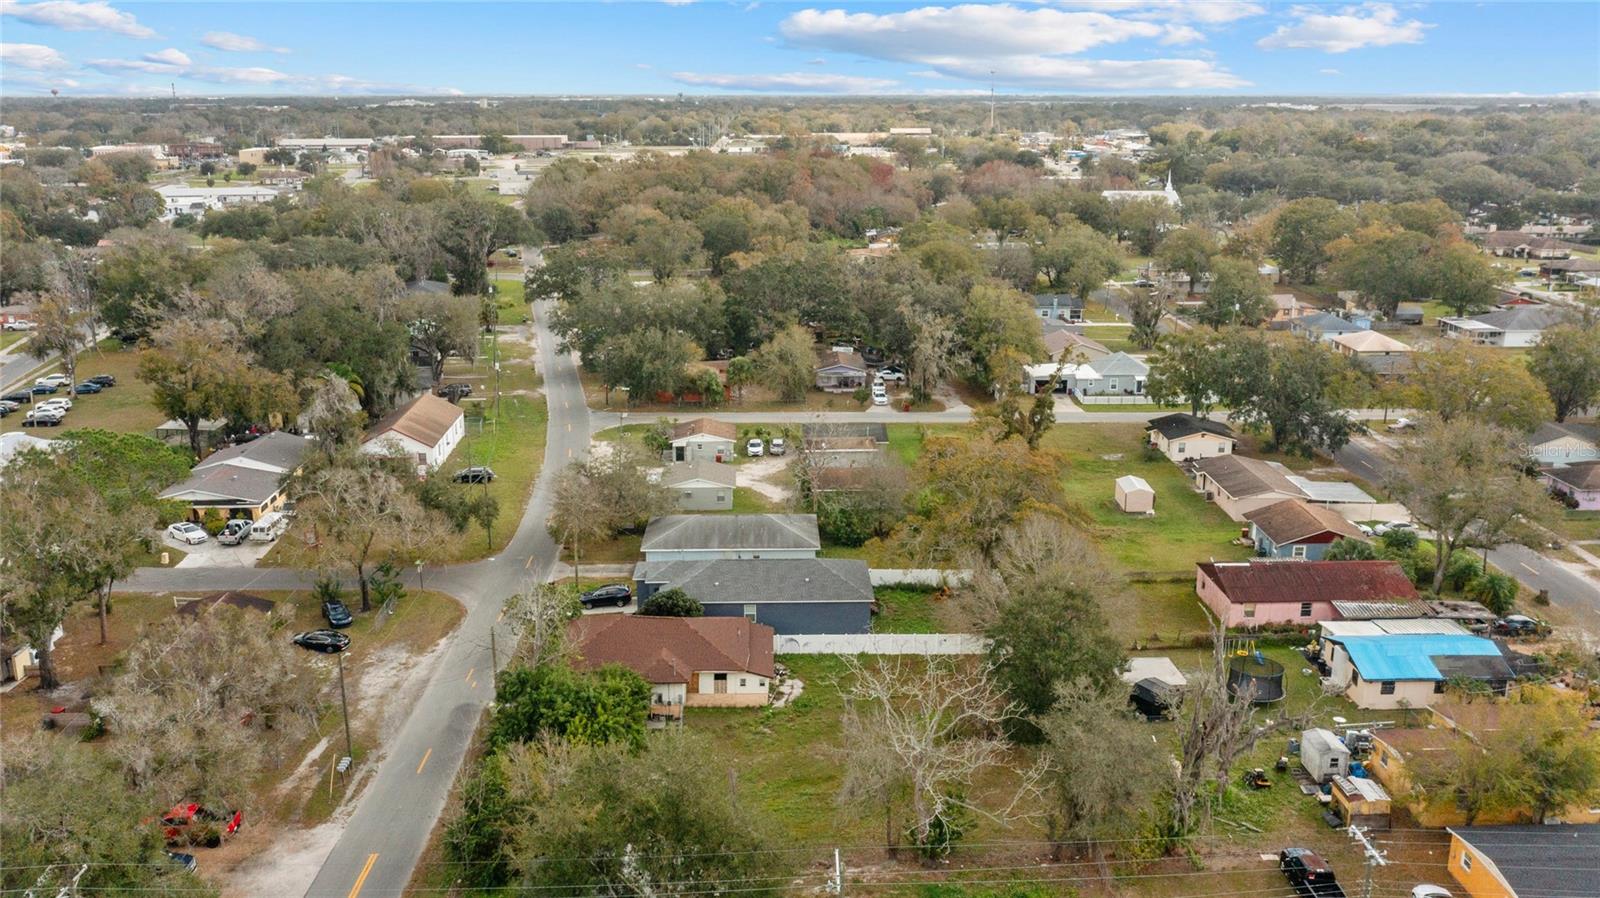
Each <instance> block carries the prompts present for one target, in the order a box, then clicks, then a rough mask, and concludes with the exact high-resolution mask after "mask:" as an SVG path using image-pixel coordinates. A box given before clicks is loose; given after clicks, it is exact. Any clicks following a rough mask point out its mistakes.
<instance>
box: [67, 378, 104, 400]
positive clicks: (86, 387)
mask: <svg viewBox="0 0 1600 898" xmlns="http://www.w3.org/2000/svg"><path fill="white" fill-rule="evenodd" d="M104 389H105V387H102V386H100V385H99V384H97V383H95V382H94V381H91V380H86V381H84V382H83V383H81V384H78V385H77V386H75V387H73V388H72V392H73V393H75V394H77V395H79V396H90V395H93V394H95V393H98V392H100V391H101V390H104Z"/></svg>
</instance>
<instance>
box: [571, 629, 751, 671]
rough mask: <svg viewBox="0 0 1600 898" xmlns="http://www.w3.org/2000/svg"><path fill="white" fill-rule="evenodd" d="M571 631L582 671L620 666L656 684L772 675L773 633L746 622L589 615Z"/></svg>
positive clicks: (575, 662)
mask: <svg viewBox="0 0 1600 898" xmlns="http://www.w3.org/2000/svg"><path fill="white" fill-rule="evenodd" d="M567 632H568V635H569V636H570V637H571V639H572V642H573V645H575V646H576V647H577V649H578V655H579V657H578V659H577V660H576V661H574V662H573V663H574V666H576V667H578V668H580V669H582V670H593V669H595V668H597V667H600V666H602V665H605V664H621V665H622V666H624V667H627V668H629V669H631V670H633V671H635V672H637V673H638V674H639V675H640V676H642V677H644V678H645V679H646V680H649V681H650V682H652V683H681V682H685V681H686V680H687V679H688V678H689V676H690V675H691V674H694V673H696V672H698V671H744V672H746V673H751V674H755V675H756V676H759V677H771V676H772V675H773V667H772V638H773V635H774V631H773V629H772V628H771V627H769V626H767V625H765V624H758V623H756V622H754V621H751V620H747V619H745V618H743V617H646V616H644V615H639V614H590V615H585V616H583V617H580V618H578V619H577V620H574V621H573V622H572V623H570V624H568V625H567Z"/></svg>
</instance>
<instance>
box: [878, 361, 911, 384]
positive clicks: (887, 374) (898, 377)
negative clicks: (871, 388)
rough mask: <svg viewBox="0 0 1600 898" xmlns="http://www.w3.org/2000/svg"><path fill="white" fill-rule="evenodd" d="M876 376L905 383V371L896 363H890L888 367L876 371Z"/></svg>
mask: <svg viewBox="0 0 1600 898" xmlns="http://www.w3.org/2000/svg"><path fill="white" fill-rule="evenodd" d="M878 378H879V379H880V380H887V381H893V382H894V383H905V380H906V372H905V369H903V368H900V367H898V366H896V365H890V366H889V367H887V368H884V369H883V370H881V371H879V372H878Z"/></svg>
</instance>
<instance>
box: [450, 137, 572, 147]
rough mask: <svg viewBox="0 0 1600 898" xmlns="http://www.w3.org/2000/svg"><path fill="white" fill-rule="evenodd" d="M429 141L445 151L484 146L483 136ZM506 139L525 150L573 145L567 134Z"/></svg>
mask: <svg viewBox="0 0 1600 898" xmlns="http://www.w3.org/2000/svg"><path fill="white" fill-rule="evenodd" d="M429 139H430V140H432V141H433V145H434V146H436V147H439V148H440V149H445V150H451V149H465V150H476V149H479V148H481V147H482V146H483V135H482V134H435V135H433V137H431V138H429ZM505 139H506V140H507V141H508V142H509V143H512V144H514V145H516V146H518V147H521V148H522V149H523V150H559V149H563V148H565V147H567V146H568V145H570V144H572V143H573V141H572V139H571V138H569V137H567V135H565V134H507V135H505Z"/></svg>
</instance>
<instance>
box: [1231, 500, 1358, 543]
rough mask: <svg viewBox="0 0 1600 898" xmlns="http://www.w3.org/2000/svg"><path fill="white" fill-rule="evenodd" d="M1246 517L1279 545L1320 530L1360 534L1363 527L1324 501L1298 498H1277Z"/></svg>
mask: <svg viewBox="0 0 1600 898" xmlns="http://www.w3.org/2000/svg"><path fill="white" fill-rule="evenodd" d="M1244 519H1245V520H1247V521H1249V522H1250V523H1252V524H1254V525H1256V526H1257V527H1259V528H1261V532H1262V533H1265V534H1266V535H1267V538H1268V539H1271V540H1272V541H1273V542H1275V543H1277V544H1278V545H1280V546H1281V545H1284V544H1285V543H1293V542H1299V541H1300V540H1303V539H1307V538H1310V537H1313V536H1316V535H1318V534H1320V533H1337V534H1339V535H1340V536H1348V537H1352V538H1354V539H1360V538H1361V531H1360V530H1358V529H1356V525H1354V524H1352V523H1350V522H1349V521H1347V520H1345V518H1344V516H1343V515H1341V514H1339V513H1338V512H1336V511H1333V510H1332V509H1329V508H1328V507H1326V506H1323V505H1307V504H1306V503H1304V502H1302V501H1300V500H1299V499H1285V500H1283V501H1282V502H1274V503H1272V504H1271V505H1268V506H1267V507H1265V508H1258V509H1256V510H1255V511H1252V512H1250V513H1248V514H1246V515H1245V516H1244Z"/></svg>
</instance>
